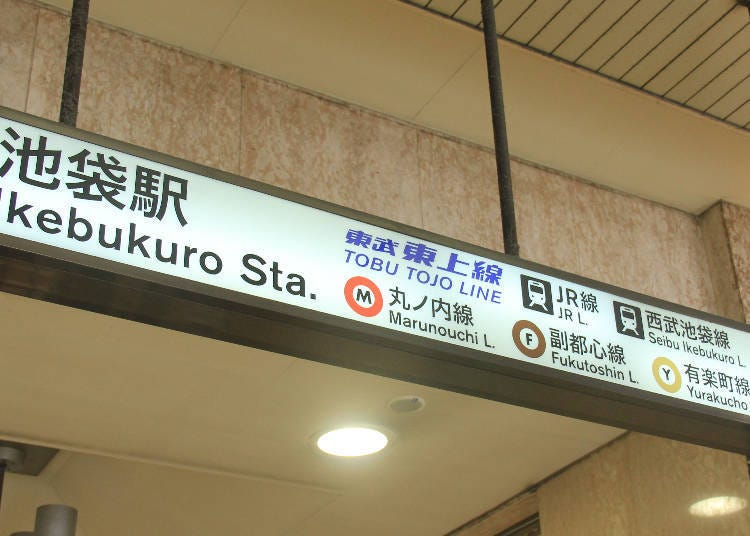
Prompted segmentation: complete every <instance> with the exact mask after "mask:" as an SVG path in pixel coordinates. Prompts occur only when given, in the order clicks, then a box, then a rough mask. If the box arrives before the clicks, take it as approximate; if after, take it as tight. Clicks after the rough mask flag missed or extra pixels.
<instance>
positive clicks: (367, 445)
mask: <svg viewBox="0 0 750 536" xmlns="http://www.w3.org/2000/svg"><path fill="white" fill-rule="evenodd" d="M387 444H388V437H387V436H386V435H385V434H384V433H383V432H381V431H379V430H375V429H374V428H364V427H356V428H339V429H337V430H331V431H330V432H326V433H324V434H323V435H321V436H320V437H319V438H318V440H317V441H316V445H317V446H318V448H319V449H320V450H322V451H323V452H325V453H326V454H331V455H333V456H347V457H354V456H367V455H368V454H375V453H376V452H379V451H381V450H383V449H384V448H385V446H386V445H387Z"/></svg>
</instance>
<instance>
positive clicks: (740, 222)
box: [721, 203, 750, 323]
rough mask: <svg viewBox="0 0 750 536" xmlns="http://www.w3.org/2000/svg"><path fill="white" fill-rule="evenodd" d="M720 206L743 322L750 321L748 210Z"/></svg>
mask: <svg viewBox="0 0 750 536" xmlns="http://www.w3.org/2000/svg"><path fill="white" fill-rule="evenodd" d="M721 208H722V213H723V216H724V222H725V225H726V231H727V238H728V241H729V249H730V251H731V256H732V265H733V267H734V275H735V278H736V283H737V288H738V290H739V294H740V300H741V302H742V309H743V310H744V313H745V322H747V323H750V210H748V209H746V208H744V207H740V206H737V205H733V204H731V203H722V204H721Z"/></svg>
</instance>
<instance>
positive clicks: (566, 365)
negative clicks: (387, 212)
mask: <svg viewBox="0 0 750 536" xmlns="http://www.w3.org/2000/svg"><path fill="white" fill-rule="evenodd" d="M0 237H1V238H2V243H3V245H4V246H5V247H6V255H5V257H4V260H3V262H4V263H5V264H6V265H8V264H9V263H12V259H13V258H15V255H12V254H8V253H7V252H9V251H11V252H27V253H28V254H30V255H35V256H37V258H38V259H42V258H43V259H56V260H58V261H63V262H65V263H68V264H66V266H67V267H68V268H70V266H81V267H88V268H93V269H96V270H101V271H104V272H108V273H116V274H120V275H122V276H124V277H126V278H128V281H132V282H133V284H134V291H139V290H142V287H139V285H138V284H137V282H138V281H145V282H150V283H156V284H159V285H163V286H164V287H169V288H178V289H180V288H181V289H184V290H186V291H189V292H191V293H194V294H196V295H207V296H216V297H219V298H221V299H224V300H228V301H230V302H234V303H237V304H246V305H248V306H251V307H252V308H253V311H256V312H258V311H260V313H259V314H260V316H263V311H264V310H269V311H273V312H274V314H279V313H280V312H281V313H283V314H284V315H285V318H288V319H291V322H292V323H294V319H295V318H299V319H300V323H301V324H302V325H303V326H306V327H311V326H317V327H316V328H315V329H316V330H318V331H320V329H323V331H325V329H324V328H325V326H326V325H335V326H336V327H337V329H341V327H342V326H343V332H342V333H345V335H346V336H347V337H349V338H351V337H354V338H355V339H356V338H357V337H358V333H363V334H365V335H366V336H367V337H372V336H375V338H377V339H379V340H385V341H392V346H393V347H394V348H397V347H398V346H399V344H400V343H401V342H404V343H405V344H406V345H407V346H408V347H409V348H410V349H411V350H410V352H412V353H419V349H420V348H424V349H425V350H424V352H423V353H424V354H427V355H428V356H429V355H430V354H431V353H434V355H435V356H436V360H440V359H442V360H443V361H446V362H453V363H456V364H457V366H461V367H474V368H476V369H478V370H482V371H485V372H486V374H488V375H493V374H498V375H502V376H503V377H506V378H507V377H511V379H513V377H515V376H517V378H518V380H519V381H522V382H523V381H526V382H529V381H531V382H536V383H537V384H538V385H541V386H544V385H551V386H555V388H557V389H558V390H559V389H560V388H561V386H562V388H563V389H564V390H565V389H567V390H569V391H570V393H571V396H573V395H574V394H575V393H579V392H580V393H584V394H586V393H589V394H590V395H591V396H593V398H592V400H597V399H598V397H599V398H602V397H603V398H604V399H607V398H608V395H610V394H611V395H612V399H613V400H616V401H618V404H625V406H628V404H631V405H634V406H649V405H651V404H654V405H655V407H658V408H659V410H660V411H661V410H664V411H666V412H668V413H669V412H670V411H672V412H676V413H677V414H680V415H682V416H684V417H686V418H687V419H692V418H694V417H696V416H697V418H698V419H699V420H700V421H702V422H704V423H705V422H709V421H710V419H715V420H716V422H725V423H732V425H733V426H735V427H739V428H737V430H739V431H740V435H741V436H742V437H743V438H745V439H746V437H747V427H748V422H750V419H748V416H749V415H750V367H749V366H750V333H749V332H748V329H747V327H746V326H743V325H741V324H737V323H732V322H729V321H726V320H723V319H719V318H715V317H711V316H708V315H705V314H703V313H700V312H697V311H691V310H688V309H686V308H682V307H679V306H675V305H671V304H667V303H664V302H661V301H658V300H654V299H651V298H648V297H644V296H639V295H636V294H633V293H629V292H627V291H623V290H620V289H616V288H613V287H609V286H606V285H602V284H599V283H595V282H592V281H588V280H584V279H582V278H578V277H576V276H572V275H569V274H564V273H562V272H557V271H554V270H550V269H547V268H544V267H542V266H539V265H534V264H531V263H527V262H524V261H520V260H518V259H513V258H509V257H505V256H503V255H500V254H497V253H494V252H490V251H489V250H484V249H481V248H477V247H474V246H470V245H467V244H462V243H459V242H456V241H452V240H449V239H445V238H442V237H439V236H436V235H432V234H429V233H426V232H424V231H420V230H417V229H412V228H408V227H405V226H403V225H399V224H395V223H393V222H387V221H384V220H380V219H377V218H373V217H371V216H366V215H362V214H358V213H356V212H354V211H350V210H347V209H342V208H341V207H335V206H332V205H327V204H325V203H323V202H320V201H314V200H310V199H307V198H304V197H302V196H298V195H295V194H291V193H288V192H283V191H281V190H278V189H275V188H271V187H268V186H263V185H260V184H258V183H255V182H253V181H249V180H247V179H243V178H240V177H235V176H230V175H228V174H225V173H222V172H219V171H215V170H210V169H207V168H203V167H200V166H197V165H195V164H190V163H188V162H182V161H179V160H177V159H173V158H170V157H166V156H164V155H158V154H156V153H153V152H150V151H147V150H144V149H140V148H136V147H132V146H129V145H126V144H123V143H121V142H116V141H113V140H108V139H106V138H102V137H100V136H96V135H93V134H89V133H85V132H81V131H78V130H74V129H69V128H65V127H62V126H59V125H57V124H54V123H50V122H45V121H43V120H41V119H38V118H33V117H31V116H27V115H24V114H20V113H18V112H12V111H10V110H0ZM68 271H69V270H68ZM149 288H153V287H149ZM16 290H18V289H16ZM20 292H21V293H24V291H23V290H20ZM32 292H35V294H34V295H38V294H39V289H32V288H31V287H29V288H28V289H26V292H25V293H26V294H31V293H32ZM44 297H45V298H46V299H50V300H52V301H63V302H64V301H65V300H63V299H61V298H59V297H56V296H55V293H54V291H50V292H49V293H48V294H47V295H45V296H44ZM91 300H92V301H91V303H90V304H89V306H88V307H89V308H91V309H93V310H101V309H102V307H103V306H104V304H98V305H97V304H96V298H95V297H92V298H91ZM68 301H70V300H68ZM83 301H85V300H83ZM83 306H86V305H85V304H83ZM311 313H312V314H311ZM151 321H153V322H155V323H160V322H159V321H158V319H151ZM342 321H343V323H342ZM184 329H185V330H186V331H191V329H190V328H188V327H185V328H184ZM415 348H416V351H415V350H414V349H415ZM281 350H284V348H281V349H280V351H281ZM308 350H309V349H308ZM433 351H434V352H433ZM291 353H294V349H293V348H292V349H291ZM301 353H302V354H304V353H305V352H301ZM313 353H314V351H313ZM441 356H449V357H448V358H447V359H443V358H442V357H441ZM450 356H453V357H450ZM302 357H306V355H303V356H302ZM217 358H218V357H217ZM316 358H319V359H321V358H320V356H317V357H316ZM322 359H323V360H325V359H324V358H322ZM337 363H339V364H341V363H343V364H344V365H345V366H346V365H347V364H346V362H345V361H341V360H339V361H337ZM353 368H362V367H357V366H356V365H354V367H353ZM365 368H367V367H365ZM369 368H371V369H377V368H378V367H377V366H374V367H373V366H370V367H369ZM385 368H387V367H385ZM383 372H385V373H388V371H387V370H384V371H383ZM397 372H398V371H396V373H395V374H393V375H395V376H400V375H399V374H398V373H397ZM409 378H410V379H413V380H414V381H420V378H419V376H418V375H415V374H414V373H410V374H409ZM424 383H428V384H436V383H439V384H440V385H438V386H440V387H445V388H454V389H455V390H458V391H462V392H470V393H477V394H479V395H480V396H489V397H491V398H495V399H497V400H506V399H509V400H510V401H511V402H516V401H517V400H515V399H514V398H513V396H514V395H512V394H508V396H507V397H505V396H504V395H503V393H500V392H496V393H494V394H491V395H486V394H483V391H481V389H473V388H472V387H471V386H469V385H452V383H451V380H450V378H446V379H445V381H441V382H436V381H435V380H434V379H432V380H429V379H427V380H425V381H424ZM457 383H460V380H457ZM486 391H487V392H491V391H492V388H489V389H486ZM591 393H593V394H591ZM540 396H544V389H543V388H542V389H541V390H540ZM521 399H523V400H525V402H524V403H525V405H529V406H532V407H540V408H544V409H554V408H547V407H545V406H544V403H543V401H541V400H539V401H538V403H536V402H534V396H532V395H528V396H526V398H524V396H521V397H520V399H519V400H521ZM580 406H581V404H580V403H579V404H578V407H576V408H574V409H566V408H561V410H560V412H561V413H565V414H573V415H575V416H582V417H586V409H585V407H580ZM613 411H614V410H613ZM620 413H621V412H620ZM597 415H598V416H597V417H596V420H599V421H606V422H611V423H612V424H616V425H623V424H630V425H631V426H632V427H633V428H636V429H637V428H638V426H637V423H635V424H634V423H631V422H629V421H628V419H627V417H626V416H625V417H623V415H621V414H618V415H616V416H614V415H613V418H612V419H608V418H607V417H606V412H605V413H599V414H597ZM602 415H604V416H603V417H602ZM687 428H688V425H687V424H686V425H685V426H684V427H683V428H682V429H681V431H679V432H674V433H671V432H667V433H666V434H665V435H672V436H677V437H681V438H687V439H690V437H691V433H690V431H689V430H687ZM649 431H652V432H659V430H658V429H654V426H651V427H650V428H649ZM696 434H697V435H699V436H701V437H700V438H699V441H700V442H702V443H704V444H705V443H711V441H710V440H707V439H706V438H704V437H703V435H705V434H704V432H696ZM745 439H742V440H740V443H741V442H742V441H744V440H745ZM732 448H734V449H735V450H741V449H742V447H741V446H740V447H739V448H738V447H737V446H734V445H732Z"/></svg>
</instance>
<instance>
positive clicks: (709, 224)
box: [698, 202, 745, 322]
mask: <svg viewBox="0 0 750 536" xmlns="http://www.w3.org/2000/svg"><path fill="white" fill-rule="evenodd" d="M723 207H724V204H723V203H721V202H720V203H716V204H715V205H714V206H713V207H711V208H710V209H709V210H707V211H706V212H704V213H703V214H701V216H700V217H699V218H698V221H699V223H700V227H701V234H702V236H703V245H704V247H705V248H706V257H707V259H708V264H709V270H708V276H709V279H710V281H711V284H712V285H713V287H714V292H715V294H716V306H717V310H716V311H715V312H716V313H717V314H719V315H721V316H724V317H726V318H731V319H734V320H738V321H740V322H744V321H745V313H744V311H743V308H742V302H741V301H740V291H739V287H738V286H737V276H736V273H735V267H734V259H733V258H732V251H731V248H730V244H729V236H728V235H727V226H726V223H725V221H724V210H723Z"/></svg>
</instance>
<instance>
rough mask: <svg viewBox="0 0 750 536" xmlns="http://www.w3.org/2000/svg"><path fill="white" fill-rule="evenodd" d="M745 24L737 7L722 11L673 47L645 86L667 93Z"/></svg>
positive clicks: (651, 89) (654, 90) (660, 92)
mask: <svg viewBox="0 0 750 536" xmlns="http://www.w3.org/2000/svg"><path fill="white" fill-rule="evenodd" d="M746 25H747V20H745V17H743V16H742V13H740V12H739V11H737V10H735V9H733V10H731V11H727V12H725V14H723V15H721V16H720V17H719V18H718V19H716V20H714V21H713V22H712V23H711V25H710V26H708V27H706V28H705V29H704V30H703V31H702V32H701V33H700V34H698V35H697V37H695V38H694V40H693V41H691V42H690V44H689V45H688V46H687V47H685V48H683V49H682V50H676V51H674V52H673V54H674V55H673V56H672V58H671V59H670V60H668V62H667V63H666V64H664V65H663V66H662V67H661V70H660V71H659V72H657V73H656V74H655V75H652V79H651V80H649V81H647V82H646V83H645V89H647V90H648V91H651V92H654V93H659V94H669V93H670V91H671V90H672V88H676V87H677V86H678V85H679V84H681V83H682V81H683V80H685V79H686V78H687V77H688V76H690V74H691V73H692V72H693V71H694V70H695V69H697V68H699V67H700V66H701V65H702V64H703V62H705V61H708V59H709V58H710V57H711V55H712V54H714V53H715V52H716V51H717V50H718V49H719V48H720V47H722V46H723V45H724V44H725V43H727V42H728V41H729V40H731V39H732V37H733V36H735V35H736V34H737V32H739V31H740V30H741V29H742V28H743V27H744V26H746Z"/></svg>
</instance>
